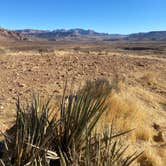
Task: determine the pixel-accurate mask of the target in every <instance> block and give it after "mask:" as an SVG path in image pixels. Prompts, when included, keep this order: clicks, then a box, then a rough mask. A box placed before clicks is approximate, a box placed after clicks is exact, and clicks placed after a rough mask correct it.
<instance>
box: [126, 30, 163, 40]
mask: <svg viewBox="0 0 166 166" xmlns="http://www.w3.org/2000/svg"><path fill="white" fill-rule="evenodd" d="M126 39H127V40H132V41H133V40H134V41H140V40H154V41H166V31H152V32H147V33H135V34H130V35H129V36H128V37H126Z"/></svg>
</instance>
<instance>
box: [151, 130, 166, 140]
mask: <svg viewBox="0 0 166 166" xmlns="http://www.w3.org/2000/svg"><path fill="white" fill-rule="evenodd" d="M153 140H154V141H155V142H164V139H163V134H162V132H161V131H159V132H158V134H157V135H155V136H153Z"/></svg>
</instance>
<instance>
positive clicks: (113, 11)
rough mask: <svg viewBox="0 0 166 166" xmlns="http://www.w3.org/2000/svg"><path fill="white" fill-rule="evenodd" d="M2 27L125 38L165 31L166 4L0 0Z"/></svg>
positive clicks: (154, 0) (162, 0)
mask: <svg viewBox="0 0 166 166" xmlns="http://www.w3.org/2000/svg"><path fill="white" fill-rule="evenodd" d="M0 27H4V28H8V29H25V28H33V29H50V30H52V29H61V28H65V29H70V28H84V29H94V30H96V31H98V32H108V33H122V34H128V33H134V32H146V31H153V30H166V0H0Z"/></svg>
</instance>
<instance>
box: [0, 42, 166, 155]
mask: <svg viewBox="0 0 166 166" xmlns="http://www.w3.org/2000/svg"><path fill="white" fill-rule="evenodd" d="M17 47H18V48H20V47H19V46H17ZM44 48H47V47H44ZM82 48H83V49H82ZM49 49H50V48H49ZM49 49H46V51H43V48H42V49H39V48H37V49H27V48H26V49H21V50H20V49H16V48H15V47H14V48H9V47H6V46H4V45H3V46H1V53H0V94H1V95H0V119H1V121H0V123H1V125H0V128H1V130H2V131H3V130H5V129H6V128H8V126H9V124H11V123H12V120H13V117H14V114H15V112H14V108H15V100H16V98H17V96H20V97H21V99H22V100H23V101H26V100H28V99H30V96H31V95H32V93H33V92H35V93H40V95H41V96H47V95H51V94H55V95H61V94H62V91H63V88H64V84H65V81H66V80H67V81H68V85H71V84H74V89H77V88H78V87H79V86H80V85H83V83H84V82H85V81H86V80H89V79H97V78H106V79H108V80H110V81H111V80H114V79H116V80H120V81H123V82H124V83H125V85H127V86H128V87H131V88H134V89H135V91H133V93H135V94H136V95H137V97H138V98H140V99H141V100H143V101H144V102H145V103H146V104H147V106H148V107H149V110H150V111H151V110H153V111H154V112H151V113H150V114H149V115H152V118H151V120H152V122H151V124H153V122H155V124H157V125H159V126H160V128H162V129H161V130H162V131H161V132H162V135H163V137H164V135H165V132H166V125H165V124H166V123H165V122H166V57H165V56H164V55H163V54H162V55H159V54H157V55H156V54H155V53H151V54H149V53H146V52H144V53H141V54H140V52H139V53H135V52H128V51H123V50H119V49H117V50H115V49H112V48H111V49H110V48H109V46H107V45H103V46H102V45H100V46H96V47H95V46H94V45H89V46H88V45H84V46H82V45H80V46H79V47H78V46H77V47H76V46H74V47H73V48H72V47H71V45H69V47H68V48H66V47H64V48H63V46H61V47H57V48H56V47H51V51H50V50H49ZM136 89H138V90H136ZM141 90H142V92H145V91H146V93H148V95H149V98H150V99H149V98H147V97H145V96H146V95H147V94H146V95H145V94H142V95H141ZM144 95H145V96H144ZM148 95H147V96H148ZM150 100H151V101H150ZM150 111H149V112H150ZM164 123H165V124H164ZM164 139H165V138H164ZM160 145H162V146H163V147H164V148H166V139H165V140H163V141H162V142H161V144H160ZM165 153H166V152H165Z"/></svg>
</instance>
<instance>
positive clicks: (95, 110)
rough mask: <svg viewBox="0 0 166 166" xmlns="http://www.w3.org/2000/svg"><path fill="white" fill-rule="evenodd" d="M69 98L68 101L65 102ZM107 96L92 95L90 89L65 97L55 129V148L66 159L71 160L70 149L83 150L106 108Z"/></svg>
mask: <svg viewBox="0 0 166 166" xmlns="http://www.w3.org/2000/svg"><path fill="white" fill-rule="evenodd" d="M66 100H67V103H66V102H65V101H66ZM105 100H106V96H105V95H101V96H98V97H97V98H94V97H92V96H91V95H90V94H89V93H88V91H82V92H81V91H80V92H79V93H78V94H75V95H70V96H68V97H67V98H66V99H65V98H63V100H62V105H61V116H60V120H59V122H60V123H59V126H58V128H57V130H55V132H54V134H55V150H56V151H58V152H59V155H61V157H62V158H64V159H65V161H70V160H71V156H70V149H72V148H73V146H74V147H75V148H76V149H77V151H80V150H82V146H84V143H85V141H86V137H87V135H88V136H89V135H90V134H92V130H93V128H94V127H95V125H96V123H97V122H98V120H99V118H100V117H101V115H102V114H103V112H104V111H105V110H106V105H105Z"/></svg>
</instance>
